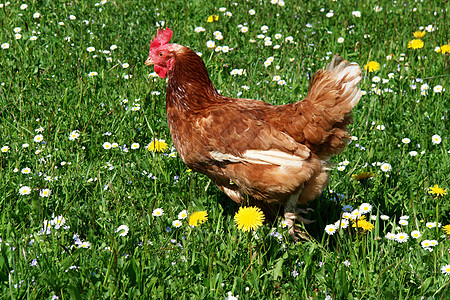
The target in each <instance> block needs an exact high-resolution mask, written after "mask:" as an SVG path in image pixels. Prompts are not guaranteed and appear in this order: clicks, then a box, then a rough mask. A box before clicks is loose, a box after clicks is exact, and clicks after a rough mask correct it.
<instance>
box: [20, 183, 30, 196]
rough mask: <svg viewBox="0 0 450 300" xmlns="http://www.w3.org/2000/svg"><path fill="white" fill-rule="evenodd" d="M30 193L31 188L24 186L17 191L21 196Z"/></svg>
mask: <svg viewBox="0 0 450 300" xmlns="http://www.w3.org/2000/svg"><path fill="white" fill-rule="evenodd" d="M30 193H31V188H30V187H29V186H26V185H24V186H22V187H21V188H20V189H19V194H21V195H29V194H30Z"/></svg>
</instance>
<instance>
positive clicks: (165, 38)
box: [145, 28, 175, 78]
mask: <svg viewBox="0 0 450 300" xmlns="http://www.w3.org/2000/svg"><path fill="white" fill-rule="evenodd" d="M172 35H173V33H172V30H170V29H169V28H166V29H163V30H162V29H158V31H157V33H156V38H155V36H153V40H152V42H151V44H150V52H149V54H148V58H147V60H146V61H145V65H146V66H151V65H154V66H155V72H156V73H157V74H158V75H159V77H161V78H164V77H166V75H167V72H168V71H171V70H172V68H173V65H174V62H175V59H174V54H173V49H172V48H173V47H172V46H173V45H172V44H169V41H170V39H171V38H172Z"/></svg>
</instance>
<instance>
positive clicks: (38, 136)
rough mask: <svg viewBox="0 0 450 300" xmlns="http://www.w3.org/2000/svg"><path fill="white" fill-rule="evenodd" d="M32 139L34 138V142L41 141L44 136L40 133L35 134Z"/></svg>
mask: <svg viewBox="0 0 450 300" xmlns="http://www.w3.org/2000/svg"><path fill="white" fill-rule="evenodd" d="M33 140H34V141H35V142H36V143H40V142H42V141H43V140H44V136H43V135H42V134H38V135H36V136H35V137H34V138H33Z"/></svg>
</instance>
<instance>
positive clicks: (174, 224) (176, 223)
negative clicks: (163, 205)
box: [172, 220, 181, 228]
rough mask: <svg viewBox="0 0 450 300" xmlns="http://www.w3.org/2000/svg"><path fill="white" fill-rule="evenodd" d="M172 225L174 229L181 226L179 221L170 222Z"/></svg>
mask: <svg viewBox="0 0 450 300" xmlns="http://www.w3.org/2000/svg"><path fill="white" fill-rule="evenodd" d="M172 225H173V226H174V227H175V228H178V227H180V226H181V221H180V220H175V221H173V222H172Z"/></svg>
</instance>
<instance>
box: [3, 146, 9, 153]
mask: <svg viewBox="0 0 450 300" xmlns="http://www.w3.org/2000/svg"><path fill="white" fill-rule="evenodd" d="M9 149H10V148H9V146H3V147H2V149H1V151H2V152H3V153H6V152H8V151H9Z"/></svg>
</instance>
